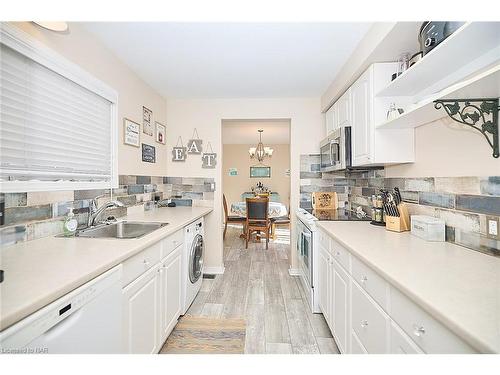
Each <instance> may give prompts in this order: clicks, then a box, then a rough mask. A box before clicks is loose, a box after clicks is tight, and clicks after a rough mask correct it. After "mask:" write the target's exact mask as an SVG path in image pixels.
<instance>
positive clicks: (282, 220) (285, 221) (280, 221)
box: [270, 210, 290, 240]
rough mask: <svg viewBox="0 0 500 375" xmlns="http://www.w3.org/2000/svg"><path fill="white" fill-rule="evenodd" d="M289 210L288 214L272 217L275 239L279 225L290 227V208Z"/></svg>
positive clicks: (272, 235)
mask: <svg viewBox="0 0 500 375" xmlns="http://www.w3.org/2000/svg"><path fill="white" fill-rule="evenodd" d="M287 211H288V215H286V216H277V217H273V218H271V219H270V220H271V237H272V238H273V240H275V239H276V227H277V226H278V225H286V226H287V227H288V228H290V210H287Z"/></svg>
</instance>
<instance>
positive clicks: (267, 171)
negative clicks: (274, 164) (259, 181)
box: [250, 165, 271, 178]
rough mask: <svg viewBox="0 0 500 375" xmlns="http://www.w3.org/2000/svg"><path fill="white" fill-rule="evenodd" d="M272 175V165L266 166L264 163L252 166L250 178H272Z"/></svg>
mask: <svg viewBox="0 0 500 375" xmlns="http://www.w3.org/2000/svg"><path fill="white" fill-rule="evenodd" d="M270 177H271V167H266V166H263V165H258V166H255V167H250V178H270Z"/></svg>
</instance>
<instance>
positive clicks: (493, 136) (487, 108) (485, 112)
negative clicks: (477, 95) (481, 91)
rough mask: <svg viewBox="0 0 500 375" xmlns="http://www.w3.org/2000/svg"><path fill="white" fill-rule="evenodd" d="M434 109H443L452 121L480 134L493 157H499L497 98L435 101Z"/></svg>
mask: <svg viewBox="0 0 500 375" xmlns="http://www.w3.org/2000/svg"><path fill="white" fill-rule="evenodd" d="M434 108H436V109H441V108H444V110H445V111H446V113H447V114H448V116H449V117H451V118H452V119H453V120H454V121H456V122H458V123H460V124H463V125H467V126H470V127H471V128H473V129H476V130H477V131H479V132H481V134H482V135H483V136H484V137H485V138H486V140H487V141H488V144H489V145H490V146H491V148H492V149H493V157H494V158H498V157H499V155H500V151H499V146H498V137H499V135H498V134H499V132H498V111H499V109H500V107H499V106H498V98H494V99H443V100H435V101H434Z"/></svg>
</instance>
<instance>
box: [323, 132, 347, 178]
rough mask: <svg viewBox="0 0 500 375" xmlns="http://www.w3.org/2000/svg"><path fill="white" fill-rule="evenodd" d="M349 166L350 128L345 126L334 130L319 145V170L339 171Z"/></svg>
mask: <svg viewBox="0 0 500 375" xmlns="http://www.w3.org/2000/svg"><path fill="white" fill-rule="evenodd" d="M351 166H352V163H351V127H350V126H346V127H343V128H339V129H337V130H335V131H334V132H333V133H332V134H330V135H329V136H328V137H327V138H326V139H324V140H323V141H322V142H321V143H320V170H321V172H331V171H340V170H343V169H346V168H350V167H351Z"/></svg>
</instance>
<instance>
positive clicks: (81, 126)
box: [0, 44, 115, 189]
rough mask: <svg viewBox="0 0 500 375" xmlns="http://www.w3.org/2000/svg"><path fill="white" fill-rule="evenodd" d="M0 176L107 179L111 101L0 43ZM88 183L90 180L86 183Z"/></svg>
mask: <svg viewBox="0 0 500 375" xmlns="http://www.w3.org/2000/svg"><path fill="white" fill-rule="evenodd" d="M0 46H1V50H0V160H1V167H0V179H1V181H2V183H3V185H5V184H8V182H7V181H9V182H11V181H25V182H28V181H59V182H72V183H73V184H74V185H75V186H74V188H75V189H77V188H78V182H82V183H83V182H85V183H86V184H85V185H84V186H85V187H88V186H89V183H101V184H102V183H108V186H109V184H110V183H111V181H112V179H113V149H114V147H115V146H114V145H113V144H112V141H113V139H114V137H113V134H112V132H113V129H114V127H113V105H114V104H115V103H113V102H111V101H110V100H108V99H106V98H104V97H103V96H101V95H99V94H98V93H95V92H93V91H91V90H89V89H88V88H85V87H83V86H82V85H80V84H78V83H76V82H75V81H74V80H72V79H69V78H67V77H65V76H64V75H62V74H60V73H58V72H56V71H54V70H52V69H50V68H48V67H47V66H45V65H42V64H41V63H39V62H37V61H35V60H34V59H32V58H30V57H28V56H26V55H24V54H22V53H20V52H19V51H16V50H15V49H13V48H10V47H9V46H7V45H5V44H0ZM90 185H92V184H90Z"/></svg>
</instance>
